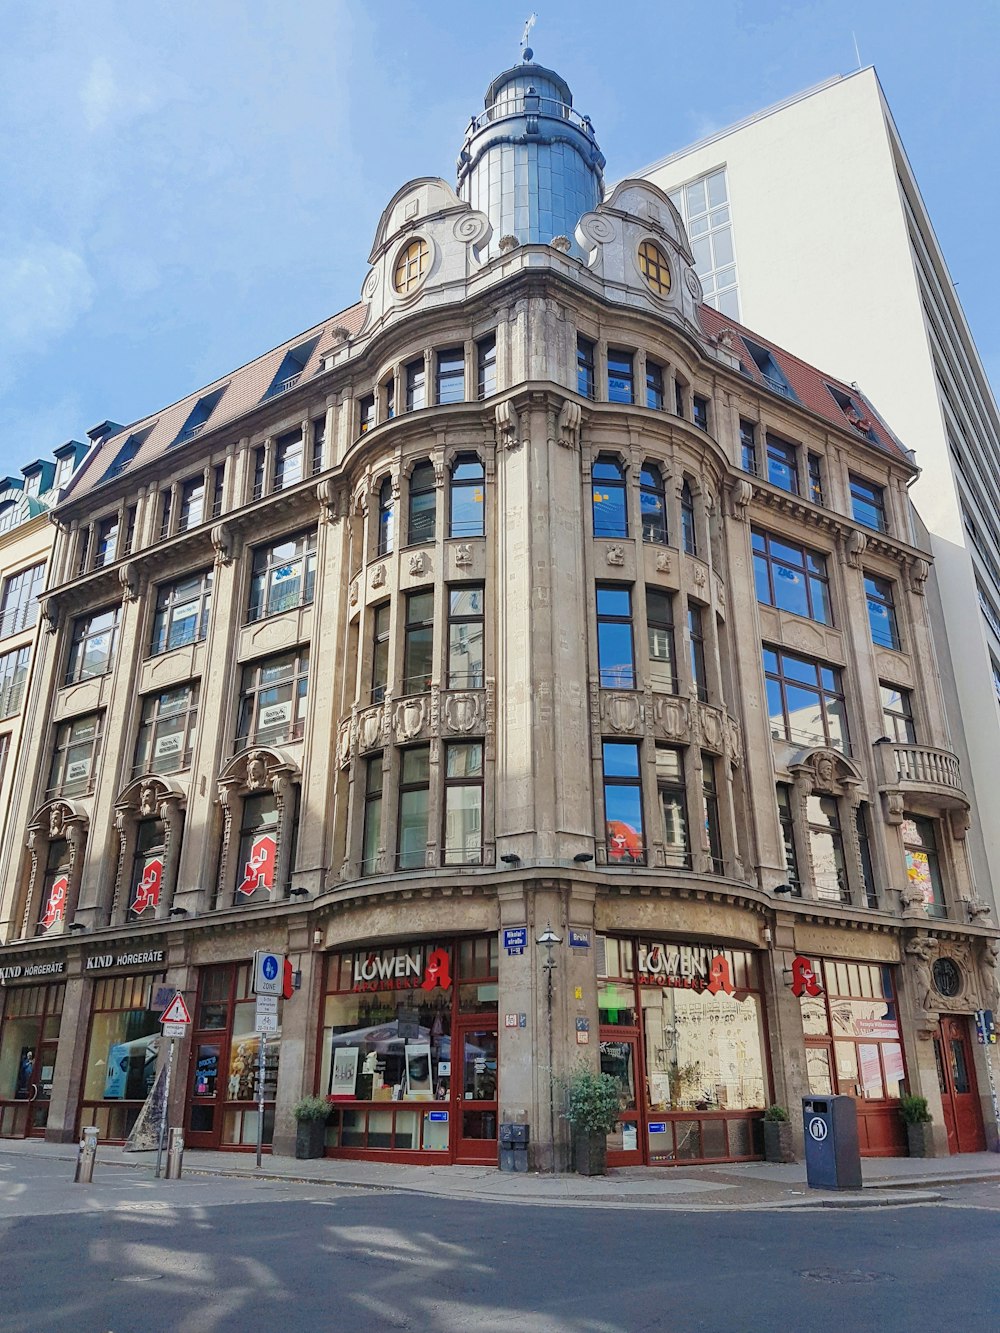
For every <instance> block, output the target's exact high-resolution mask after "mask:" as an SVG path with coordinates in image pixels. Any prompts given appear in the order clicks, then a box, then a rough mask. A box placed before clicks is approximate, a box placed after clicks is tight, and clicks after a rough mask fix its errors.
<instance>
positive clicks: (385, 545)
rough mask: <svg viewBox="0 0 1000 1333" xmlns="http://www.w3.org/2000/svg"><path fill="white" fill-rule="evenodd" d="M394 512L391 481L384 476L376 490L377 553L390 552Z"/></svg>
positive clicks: (385, 553)
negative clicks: (377, 490)
mask: <svg viewBox="0 0 1000 1333" xmlns="http://www.w3.org/2000/svg"><path fill="white" fill-rule="evenodd" d="M394 528H395V513H394V510H393V504H392V481H391V480H390V479H389V478H388V477H386V478H385V480H384V481H383V482H382V485H381V486H380V487H379V492H378V554H379V555H389V554H391V552H392V537H393V531H394Z"/></svg>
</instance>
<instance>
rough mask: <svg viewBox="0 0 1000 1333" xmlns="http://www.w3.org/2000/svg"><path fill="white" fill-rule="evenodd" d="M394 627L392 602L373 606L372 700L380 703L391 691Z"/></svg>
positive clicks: (374, 702)
mask: <svg viewBox="0 0 1000 1333" xmlns="http://www.w3.org/2000/svg"><path fill="white" fill-rule="evenodd" d="M391 629H392V602H391V601H385V602H379V603H378V604H377V605H375V606H373V607H372V675H371V701H372V703H373V704H380V703H382V701H383V700H384V699H385V696H386V694H387V693H388V691H389V648H390V644H391Z"/></svg>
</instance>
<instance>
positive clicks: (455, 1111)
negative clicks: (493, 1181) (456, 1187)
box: [449, 1013, 500, 1166]
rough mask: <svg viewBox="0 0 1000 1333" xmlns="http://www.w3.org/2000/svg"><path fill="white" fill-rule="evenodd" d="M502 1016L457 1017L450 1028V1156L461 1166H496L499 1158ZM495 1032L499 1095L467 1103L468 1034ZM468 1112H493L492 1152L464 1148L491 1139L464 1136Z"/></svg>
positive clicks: (460, 1015) (472, 1015) (458, 1015)
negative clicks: (465, 1117) (477, 1151)
mask: <svg viewBox="0 0 1000 1333" xmlns="http://www.w3.org/2000/svg"><path fill="white" fill-rule="evenodd" d="M499 1018H500V1015H499V1013H495V1014H494V1013H490V1014H455V1015H454V1017H453V1018H452V1026H451V1061H452V1069H451V1111H450V1114H451V1118H452V1121H453V1124H452V1127H451V1134H450V1136H449V1146H450V1151H449V1157H450V1158H451V1161H452V1162H455V1163H457V1164H458V1165H460V1166H496V1164H497V1163H498V1161H499V1157H500V1022H499ZM493 1031H495V1032H496V1038H497V1086H496V1096H495V1097H494V1099H493V1100H492V1101H488V1102H486V1101H482V1102H471V1101H466V1100H465V1077H464V1075H465V1034H466V1033H467V1032H493ZM456 1051H458V1053H459V1056H460V1059H461V1065H460V1067H459V1069H458V1070H456V1069H455V1052H456ZM466 1110H470V1111H484V1112H486V1113H487V1114H489V1113H490V1112H492V1114H493V1124H494V1129H495V1137H494V1139H493V1140H492V1142H493V1153H492V1155H490V1153H489V1150H488V1148H484V1150H483V1151H482V1153H480V1154H476V1153H475V1152H474V1151H473V1150H472V1149H470V1148H465V1149H464V1151H463V1146H464V1145H468V1144H476V1143H482V1144H489V1143H490V1142H491V1140H489V1139H467V1138H465V1137H464V1136H463V1134H462V1116H463V1113H464V1112H465V1111H466Z"/></svg>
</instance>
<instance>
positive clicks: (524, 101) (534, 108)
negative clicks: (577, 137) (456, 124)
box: [466, 92, 594, 138]
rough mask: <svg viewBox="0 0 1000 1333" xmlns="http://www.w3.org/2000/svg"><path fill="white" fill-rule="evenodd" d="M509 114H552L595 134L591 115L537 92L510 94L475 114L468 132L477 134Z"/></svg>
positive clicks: (585, 132)
mask: <svg viewBox="0 0 1000 1333" xmlns="http://www.w3.org/2000/svg"><path fill="white" fill-rule="evenodd" d="M508 116H551V117H552V118H553V119H554V120H565V121H567V122H568V123H569V124H570V125H575V126H576V127H577V129H579V130H583V132H584V134H588V135H590V136H591V138H593V134H594V127H593V125H592V124H591V123H590V118H589V116H581V115H580V113H579V111H574V110H573V108H572V107H571V106H567V104H566V103H565V102H560V101H558V100H557V99H556V98H555V97H540V96H539V95H538V94H537V93H524V92H517V93H514V94H513V95H508V96H506V97H504V98H503V99H502V100H501V101H498V102H495V103H494V104H493V106H491V107H488V108H487V109H486V110H485V111H483V112H481V113H480V115H478V116H474V117H473V118H472V120H470V122H469V128H468V130H467V131H466V134H467V135H468V134H475V133H476V131H477V130H481V129H482V128H483V126H484V125H490V124H492V123H493V121H496V120H506V119H507V117H508Z"/></svg>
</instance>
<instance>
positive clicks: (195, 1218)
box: [0, 1159, 1000, 1333]
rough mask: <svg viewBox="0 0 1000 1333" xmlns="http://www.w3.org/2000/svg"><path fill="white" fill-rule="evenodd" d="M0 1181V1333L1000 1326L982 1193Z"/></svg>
mask: <svg viewBox="0 0 1000 1333" xmlns="http://www.w3.org/2000/svg"><path fill="white" fill-rule="evenodd" d="M69 1174H70V1168H69V1166H68V1164H67V1163H65V1162H44V1161H40V1160H37V1159H36V1160H32V1161H30V1162H29V1161H20V1162H16V1163H5V1164H4V1165H3V1166H2V1167H0V1256H2V1269H0V1273H2V1277H0V1330H3V1333H49V1331H50V1330H52V1333H56V1331H57V1330H58V1331H59V1333H61V1331H62V1330H73V1333H230V1330H233V1331H235V1330H239V1333H254V1331H255V1330H260V1331H261V1333H299V1330H307V1329H308V1330H310V1333H317V1331H320V1330H337V1331H338V1333H339V1331H340V1330H351V1331H352V1333H368V1330H379V1331H381V1330H390V1329H391V1330H413V1333H453V1331H457V1330H476V1333H480V1331H482V1330H491V1333H492V1331H498V1330H517V1333H661V1331H662V1333H688V1331H689V1330H691V1331H694V1330H702V1329H704V1330H713V1333H716V1331H720V1333H759V1331H761V1330H772V1329H774V1330H782V1333H784V1331H785V1330H794V1331H795V1333H833V1331H834V1330H836V1333H842V1331H843V1330H844V1329H850V1330H851V1333H855V1331H858V1330H861V1331H864V1330H876V1329H878V1330H879V1331H880V1333H896V1330H911V1329H912V1330H917V1329H934V1328H939V1327H947V1328H954V1329H960V1330H962V1333H979V1330H983V1331H985V1330H989V1331H990V1333H995V1330H996V1329H997V1328H998V1327H1000V1261H998V1255H1000V1246H998V1241H1000V1185H997V1184H990V1185H979V1186H963V1187H956V1188H952V1189H949V1190H948V1191H947V1194H948V1199H947V1201H946V1202H944V1203H940V1204H936V1205H929V1206H911V1207H907V1206H900V1207H891V1208H879V1209H863V1210H836V1211H831V1210H822V1209H809V1210H805V1211H799V1210H795V1211H790V1210H780V1211H772V1212H760V1211H757V1212H735V1211H730V1212H719V1213H701V1212H691V1213H682V1212H674V1211H670V1212H667V1211H663V1212H657V1211H652V1210H649V1211H642V1212H636V1213H629V1212H627V1211H623V1210H620V1209H619V1210H609V1209H603V1208H600V1207H566V1208H552V1207H544V1208H538V1207H534V1206H531V1205H510V1204H496V1203H484V1204H478V1203H470V1202H465V1201H454V1200H449V1199H438V1198H426V1197H422V1196H419V1195H413V1194H397V1193H376V1192H370V1191H367V1190H349V1189H342V1188H331V1187H328V1186H312V1185H308V1186H303V1185H293V1184H289V1183H286V1182H265V1181H261V1182H257V1181H252V1180H251V1181H242V1180H227V1179H221V1178H217V1177H195V1176H187V1177H185V1179H184V1180H182V1181H180V1182H169V1183H168V1182H154V1181H152V1180H150V1179H148V1177H147V1176H146V1175H145V1174H142V1173H139V1172H132V1171H124V1170H117V1171H114V1170H105V1171H104V1172H102V1173H101V1174H100V1178H99V1179H98V1180H96V1181H95V1183H94V1185H93V1186H90V1187H85V1186H79V1185H73V1184H72V1183H71V1182H70V1180H69Z"/></svg>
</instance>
